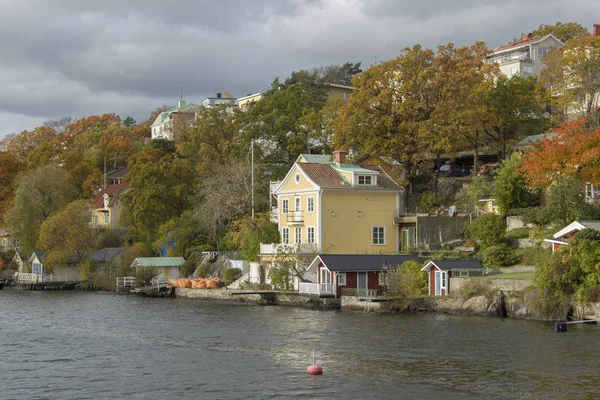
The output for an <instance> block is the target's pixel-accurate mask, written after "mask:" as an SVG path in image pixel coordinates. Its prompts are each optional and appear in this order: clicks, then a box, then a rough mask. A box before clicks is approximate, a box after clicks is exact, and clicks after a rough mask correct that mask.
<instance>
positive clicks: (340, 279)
mask: <svg viewBox="0 0 600 400" xmlns="http://www.w3.org/2000/svg"><path fill="white" fill-rule="evenodd" d="M338 286H346V273H345V272H340V273H339V274H338Z"/></svg>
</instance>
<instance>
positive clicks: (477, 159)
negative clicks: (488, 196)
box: [471, 146, 479, 175]
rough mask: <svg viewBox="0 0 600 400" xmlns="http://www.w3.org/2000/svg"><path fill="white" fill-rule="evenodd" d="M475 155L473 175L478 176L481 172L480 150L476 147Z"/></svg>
mask: <svg viewBox="0 0 600 400" xmlns="http://www.w3.org/2000/svg"><path fill="white" fill-rule="evenodd" d="M474 150H475V154H474V155H473V172H472V173H471V175H477V172H478V171H479V148H478V147H477V146H475V149H474Z"/></svg>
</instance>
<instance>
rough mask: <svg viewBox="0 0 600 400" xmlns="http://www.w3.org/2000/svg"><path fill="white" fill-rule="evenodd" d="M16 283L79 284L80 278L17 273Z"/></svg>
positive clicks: (68, 275) (64, 275)
mask: <svg viewBox="0 0 600 400" xmlns="http://www.w3.org/2000/svg"><path fill="white" fill-rule="evenodd" d="M17 282H25V283H38V282H81V276H79V275H73V274H45V275H38V274H31V273H25V272H17Z"/></svg>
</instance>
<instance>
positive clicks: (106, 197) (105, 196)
mask: <svg viewBox="0 0 600 400" xmlns="http://www.w3.org/2000/svg"><path fill="white" fill-rule="evenodd" d="M109 202H110V197H109V196H108V194H106V193H104V208H107V207H108V203H109Z"/></svg>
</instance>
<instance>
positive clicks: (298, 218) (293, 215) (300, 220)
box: [287, 210, 304, 225]
mask: <svg viewBox="0 0 600 400" xmlns="http://www.w3.org/2000/svg"><path fill="white" fill-rule="evenodd" d="M287 223H288V225H303V224H304V213H303V212H302V211H301V210H297V211H290V212H288V213H287Z"/></svg>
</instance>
